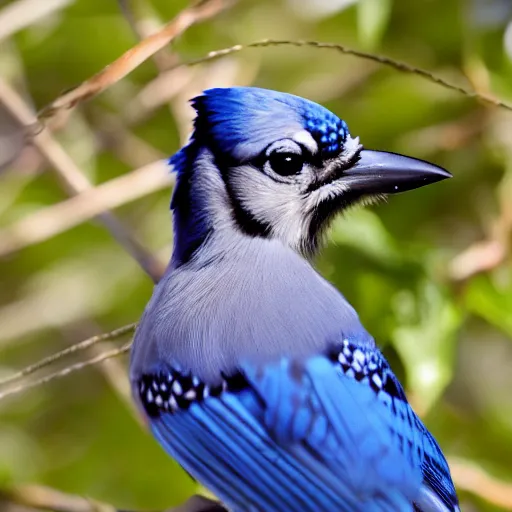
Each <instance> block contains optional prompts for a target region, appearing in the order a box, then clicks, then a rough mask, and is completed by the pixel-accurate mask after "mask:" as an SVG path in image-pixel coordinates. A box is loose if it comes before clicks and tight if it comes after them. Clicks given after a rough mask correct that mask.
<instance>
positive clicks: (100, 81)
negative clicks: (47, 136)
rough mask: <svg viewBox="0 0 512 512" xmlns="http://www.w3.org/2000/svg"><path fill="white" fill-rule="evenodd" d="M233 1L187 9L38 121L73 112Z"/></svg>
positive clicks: (209, 1)
mask: <svg viewBox="0 0 512 512" xmlns="http://www.w3.org/2000/svg"><path fill="white" fill-rule="evenodd" d="M232 1H233V0H203V1H201V2H199V3H198V4H196V5H195V6H193V7H190V8H188V9H184V10H183V11H181V12H180V13H179V14H178V16H176V18H174V19H173V20H172V21H170V22H169V23H167V24H166V25H165V26H164V27H163V28H162V29H161V30H159V31H158V32H156V33H155V34H152V35H150V36H149V37H147V38H146V39H143V40H142V41H141V42H140V43H138V44H137V45H135V46H134V47H133V48H130V49H129V50H128V51H127V52H125V53H124V54H123V55H121V57H119V58H118V59H117V60H115V61H114V62H112V64H110V65H109V66H107V67H106V68H104V69H103V70H102V71H100V72H99V73H97V74H96V75H94V76H93V77H92V78H90V79H89V80H87V81H85V82H83V83H82V84H81V85H79V86H78V87H76V88H75V89H72V90H71V91H69V92H67V93H65V94H63V95H62V96H59V97H58V98H57V99H56V100H55V101H54V102H53V103H51V104H50V105H48V106H47V107H45V108H44V109H43V110H42V111H41V112H40V114H39V116H38V117H39V119H45V118H48V117H51V116H54V115H55V114H56V113H57V112H58V111H60V110H62V109H70V108H72V107H74V106H76V105H77V104H78V103H81V102H82V101H84V100H86V99H90V98H92V97H93V96H96V95H97V94H99V93H100V92H102V91H104V90H105V89H106V88H108V87H110V86H111V85H113V84H115V83H116V82H118V81H119V80H121V79H122V78H124V77H125V76H126V75H128V74H129V73H131V72H132V71H133V70H134V69H136V68H137V67H138V66H140V65H141V64H142V63H143V62H145V61H146V60H147V59H149V58H150V57H151V56H152V55H154V54H155V53H156V52H158V51H159V50H161V49H162V48H164V47H165V46H166V45H168V44H169V43H170V42H171V41H173V40H174V39H175V38H176V37H177V36H179V35H180V34H182V33H183V32H184V31H185V30H187V29H188V28H189V27H191V26H192V25H194V24H195V23H198V22H200V21H204V20H206V19H208V18H211V17H212V16H215V15H216V14H218V13H219V12H220V11H222V10H223V9H225V8H227V7H228V6H229V5H231V3H232Z"/></svg>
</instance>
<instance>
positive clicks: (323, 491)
mask: <svg viewBox="0 0 512 512" xmlns="http://www.w3.org/2000/svg"><path fill="white" fill-rule="evenodd" d="M192 105H193V107H194V108H195V110H196V112H197V116H196V118H195V121H194V131H193V134H192V137H191V139H190V141H189V143H188V144H187V145H186V146H185V147H183V148H182V149H181V150H180V151H179V152H178V153H177V154H175V155H174V156H173V157H172V158H171V159H170V163H171V166H172V167H173V169H174V170H175V172H176V173H177V183H176V187H175V190H174V194H173V198H172V202H171V208H172V211H173V222H174V250H173V254H172V258H171V261H170V264H169V266H168V268H167V271H166V273H165V275H164V277H163V278H162V280H161V281H160V282H159V283H158V284H157V286H156V287H155V289H154V293H153V296H152V298H151V300H150V302H149V304H148V306H147V307H146V310H145V312H144V314H143V317H142V319H141V322H140V325H139V327H138V329H137V332H136V335H135V340H134V344H133V349H132V354H131V367H130V379H131V383H132V389H133V393H134V396H135V399H136V401H137V403H138V405H139V407H140V409H141V410H142V412H143V414H144V415H145V417H146V419H147V421H148V423H149V426H150V428H151V431H152V433H153V434H154V436H155V437H156V439H157V440H158V441H159V442H160V444H161V445H162V446H163V447H164V448H165V450H166V451H167V452H168V453H169V454H170V455H171V456H172V457H173V458H174V459H176V460H177V461H178V462H179V464H180V465H181V466H182V467H183V468H184V469H185V470H186V471H187V472H188V473H189V474H190V475H192V476H193V477H194V478H196V479H197V480H198V481H199V482H201V483H202V484H203V485H204V486H206V487H207V488H209V489H210V490H211V491H213V492H214V493H215V494H216V495H217V496H218V497H219V498H220V499H221V501H222V502H223V503H224V504H225V506H226V507H227V508H228V509H229V510H232V511H234V512H294V511H297V512H322V511H329V512H333V511H340V512H354V511H356V512H357V511H364V512H381V511H382V512H383V511H411V512H412V511H416V512H454V511H458V510H459V508H458V500H457V496H456V493H455V489H454V486H453V483H452V480H451V477H450V471H449V468H448V465H447V462H446V460H445V458H444V456H443V454H442V452H441V450H440V448H439V446H438V444H437V442H436V441H435V439H434V438H433V436H432V435H431V434H430V433H429V431H428V430H427V429H426V427H425V426H424V425H423V423H422V422H421V421H420V419H419V418H418V417H417V416H416V414H415V413H414V412H413V410H412V409H411V407H410V405H409V404H408V402H407V399H406V396H405V393H404V390H403V388H402V386H401V384H400V383H399V381H398V380H397V378H396V377H395V375H394V374H393V372H392V370H391V369H390V367H389V365H388V363H387V361H386V360H385V358H384V357H383V355H382V354H381V352H380V351H379V349H378V348H377V346H376V344H375V342H374V340H373V338H372V337H371V336H370V334H369V333H368V332H367V331H366V330H365V329H364V327H363V326H362V325H361V322H360V320H359V318H358V315H357V313H356V311H355V310H354V309H353V307H352V306H351V305H350V304H349V303H348V302H347V301H346V299H345V298H344V297H343V295H341V294H340V293H339V292H338V290H336V289H335V288H334V287H333V286H332V285H331V284H330V283H328V282H327V281H326V280H325V279H323V278H322V276H320V275H319V274H318V273H317V272H316V271H315V270H314V268H313V267H312V265H311V263H310V261H311V258H312V257H313V256H314V255H315V254H316V252H317V250H318V248H319V246H320V245H321V242H322V239H323V234H324V232H325V229H326V228H327V226H328V225H329V221H330V220H331V219H332V218H333V216H335V215H336V214H337V213H339V212H341V211H343V210H344V209H346V208H347V207H349V206H351V205H353V204H355V203H358V202H361V201H362V202H367V201H369V200H372V199H375V198H379V197H381V196H383V195H387V194H392V193H395V192H401V191H406V190H411V189H414V188H417V187H421V186H423V185H427V184H429V183H433V182H436V181H440V180H443V179H445V178H448V177H450V174H449V173H448V172H446V171H445V170H443V169H441V168H440V167H437V166H435V165H433V164H430V163H427V162H424V161H421V160H416V159H413V158H408V157H405V156H401V155H398V154H394V153H386V152H382V151H371V150H367V149H363V147H362V145H361V144H360V143H359V139H358V138H357V137H352V136H351V135H350V133H349V130H348V128H347V125H346V123H345V122H344V121H342V120H341V119H340V118H338V117H337V116H336V115H334V114H333V113H332V112H330V111H328V110H327V109H325V108H323V107H321V106H320V105H318V104H316V103H313V102H311V101H308V100H305V99H303V98H300V97H297V96H293V95H290V94H285V93H281V92H275V91H270V90H265V89H258V88H251V87H234V88H226V89H221V88H217V89H210V90H207V91H205V92H204V93H203V94H202V95H201V96H199V97H197V98H195V99H193V100H192Z"/></svg>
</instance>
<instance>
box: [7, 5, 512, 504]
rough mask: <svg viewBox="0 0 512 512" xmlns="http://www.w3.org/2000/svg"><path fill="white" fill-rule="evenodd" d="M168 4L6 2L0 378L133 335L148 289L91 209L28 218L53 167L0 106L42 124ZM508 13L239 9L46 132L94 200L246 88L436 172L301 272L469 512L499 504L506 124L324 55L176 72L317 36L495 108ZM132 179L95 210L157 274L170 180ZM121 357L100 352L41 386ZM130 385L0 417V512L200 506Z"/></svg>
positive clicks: (495, 111)
mask: <svg viewBox="0 0 512 512" xmlns="http://www.w3.org/2000/svg"><path fill="white" fill-rule="evenodd" d="M186 7H187V3H186V2H185V1H184V0H131V1H127V0H125V1H122V2H121V1H119V2H116V1H115V0H12V1H2V0H0V80H1V82H0V85H2V84H3V85H2V87H0V378H2V377H8V376H9V375H11V374H12V373H13V372H15V371H16V370H18V369H20V368H23V367H24V366H26V365H28V364H30V363H33V362H35V361H37V360H38V359H40V358H42V357H44V356H46V355H49V354H51V353H53V352H56V351H58V350H61V349H63V348H65V347H68V346H70V345H71V344H72V343H75V342H77V341H79V340H81V339H83V338H87V337H88V336H91V335H93V334H96V333H101V332H107V331H110V330H112V329H114V328H116V327H118V326H120V325H123V324H127V323H130V322H134V321H136V320H137V319H138V317H139V316H140V314H141V312H142V310H143V308H144V306H145V303H146V302H147V300H148V299H149V297H150V294H151V290H152V281H151V279H150V278H149V277H148V276H147V275H146V274H145V273H144V271H143V270H142V269H141V268H140V266H139V265H138V263H137V262H136V261H135V260H134V259H133V258H132V257H131V256H130V254H129V251H127V250H126V243H125V244H124V247H123V246H122V245H120V244H119V243H117V242H116V241H115V240H114V237H113V236H112V233H111V232H109V230H108V229H105V227H104V226H103V225H102V224H101V222H98V221H96V220H91V219H90V217H91V215H87V213H86V214H85V216H84V220H85V222H77V223H75V224H76V225H75V224H73V223H71V224H72V225H69V226H68V225H67V224H66V221H69V218H70V217H68V216H67V215H65V214H60V215H53V216H46V217H45V216H44V214H45V212H47V209H48V208H51V207H53V206H54V205H56V204H58V203H61V202H63V201H66V200H67V198H68V194H67V193H66V190H65V189H64V188H63V187H62V186H61V185H60V184H59V180H58V179H57V178H58V177H59V173H60V174H62V169H61V170H60V171H59V172H58V173H56V172H55V168H54V167H55V165H53V164H52V163H49V162H48V158H46V157H45V156H44V155H43V156H42V153H41V151H40V148H39V149H38V147H36V145H34V144H31V143H30V142H31V136H32V135H36V132H34V133H32V134H31V133H30V130H28V131H27V130H26V129H22V127H21V126H20V123H19V122H18V121H17V120H16V119H15V116H13V115H12V108H13V105H12V102H13V101H14V100H13V97H12V94H11V95H9V94H8V93H9V91H10V92H11V93H14V95H15V97H14V99H16V97H18V99H22V101H24V102H25V104H26V106H28V107H30V108H32V109H34V110H38V109H40V108H42V107H44V106H45V105H46V104H48V103H49V102H51V101H52V100H54V99H55V98H56V97H57V96H58V95H59V94H60V93H61V92H62V91H64V90H66V89H69V88H70V87H72V86H74V85H77V84H79V83H80V82H82V81H83V80H85V79H87V78H89V77H90V76H91V75H93V74H94V73H96V72H97V71H99V70H100V69H102V68H103V67H104V66H106V65H107V64H109V63H110V62H111V61H113V60H114V59H115V58H117V57H118V56H120V55H121V54H122V53H123V52H124V51H126V50H127V49H129V48H130V47H132V46H133V45H134V44H136V42H137V40H138V38H139V37H143V36H146V35H147V34H149V33H152V32H153V31H155V30H157V29H158V28H159V27H160V26H161V25H162V24H163V23H165V22H167V21H168V20H170V19H172V18H173V17H174V16H176V15H177V14H178V13H179V12H180V11H182V10H183V9H184V8H186ZM511 20H512V2H510V1H509V0H502V1H500V0H473V1H471V0H466V1H464V0H421V1H416V2H411V1H409V0H359V1H357V0H309V1H306V0H245V1H244V0H241V1H239V2H237V3H235V4H234V5H232V6H230V7H229V8H227V9H226V10H224V11H223V12H222V13H220V14H218V15H216V16H214V17H212V18H211V19H209V20H206V21H204V22H203V23H200V24H197V25H194V26H192V27H191V28H190V29H188V30H187V31H186V32H185V33H184V34H182V35H181V36H180V37H179V38H178V39H177V40H176V41H174V43H173V44H172V46H171V47H168V48H166V49H165V50H164V51H163V52H160V53H158V54H157V55H156V56H155V58H154V59H153V60H149V61H147V62H146V63H144V64H142V65H141V66H139V67H138V68H137V69H136V70H135V71H134V72H133V73H131V74H130V75H129V76H127V77H126V78H124V79H122V80H120V81H119V82H118V83H116V84H115V85H113V86H112V87H109V88H108V89H107V90H106V91H105V92H104V93H103V94H101V95H100V96H98V97H97V98H95V99H93V100H92V101H89V102H87V103H84V104H82V105H80V106H79V107H78V108H76V109H74V110H72V111H66V112H61V113H60V114H59V115H57V116H55V117H54V118H52V119H51V120H49V121H48V126H47V132H48V131H49V130H51V132H52V137H53V141H52V142H53V143H54V144H56V145H57V147H58V149H59V150H64V151H65V152H66V153H67V154H68V156H69V157H70V159H71V161H72V162H74V164H75V165H76V166H78V169H79V171H80V172H81V173H82V175H83V176H85V177H87V179H88V180H89V181H90V182H91V183H92V184H94V185H98V184H102V183H107V182H109V181H110V180H113V179H116V178H117V177H121V176H123V175H130V173H131V172H132V171H133V170H134V169H138V168H141V167H143V166H144V165H146V164H150V163H152V162H159V161H161V160H162V159H163V158H165V157H166V156H168V155H170V154H172V153H173V152H175V151H176V150H177V149H178V148H179V147H180V145H181V144H182V143H183V142H184V141H185V140H186V137H187V134H188V133H189V130H190V120H191V116H192V112H191V109H190V107H189V106H188V104H187V100H188V99H189V98H191V97H192V96H194V95H196V94H197V93H199V92H200V91H201V90H202V89H204V88H207V87H212V86H227V85H232V84H236V85H257V86H261V87H267V88H272V89H278V90H282V91H287V92H291V93H294V94H298V95H302V96H305V97H307V98H310V99H312V100H314V101H317V102H320V103H322V104H324V105H325V106H327V107H328V108H329V109H331V110H333V111H334V112H336V113H337V114H339V115H340V116H341V117H342V118H343V119H345V120H346V121H347V123H348V125H349V127H350V129H351V132H352V134H355V135H359V136H360V138H361V141H362V142H363V144H364V145H365V146H366V147H370V148H376V149H385V150H390V151H396V152H401V153H405V154H408V155H411V156H416V157H419V158H424V159H428V160H431V161H433V162H435V163H437V164H439V165H442V166H443V167H445V168H447V169H449V170H450V171H451V172H452V173H453V174H454V179H452V180H450V181H449V182H443V183H442V184H439V185H436V186H431V187H427V188H426V189H421V190H417V191H415V192H411V193H408V194H405V195H403V196H401V195H399V196H395V197H393V198H391V199H390V201H389V203H386V204H382V205H378V206H374V207H371V208H368V209H366V210H354V211H352V212H350V213H349V214H348V215H346V216H345V217H344V218H340V219H338V220H337V221H336V222H335V225H334V227H333V230H332V233H331V236H330V243H329V246H328V247H327V249H326V251H325V252H324V253H323V255H322V257H321V258H320V259H319V261H318V266H319V269H320V270H321V272H322V273H323V274H324V275H325V276H326V277H327V278H328V279H330V280H331V281H332V282H334V283H335V284H336V286H338V287H339V289H340V290H341V291H342V292H343V293H344V294H345V295H346V296H347V298H348V299H349V300H350V301H351V302H352V304H353V305H354V306H355V307H356V309H357V310H358V311H359V312H360V315H361V317H362V320H363V323H364V324H365V326H366V327H367V329H368V330H369V331H370V332H371V333H372V334H373V335H374V336H375V338H376V339H377V340H378V342H379V344H380V345H381V346H383V348H384V352H385V354H386V356H387V357H388V358H389V359H390V360H391V363H392V366H393V367H394V369H395V370H396V372H397V373H398V375H399V376H400V378H401V379H402V381H403V382H404V383H405V386H406V389H407V390H408V394H409V396H410V398H411V401H412V403H413V404H414V406H415V408H416V409H417V410H418V411H419V412H420V413H421V415H422V416H423V417H424V419H425V421H426V424H427V425H428V427H429V428H430V429H431V430H432V431H433V433H434V434H435V435H436V437H437V438H438V440H439V442H440V444H441V446H442V448H443V449H444V451H445V453H446V454H447V456H448V458H449V459H450V462H451V464H452V468H453V473H454V478H455V481H456V484H457V486H458V487H459V492H460V497H461V503H462V509H463V510H465V511H497V510H512V393H511V390H512V371H511V368H512V342H511V341H512V272H511V266H510V257H509V245H510V230H511V228H512V113H511V112H507V111H506V109H500V108H496V107H493V106H489V105H487V104H485V103H483V102H481V101H480V102H479V101H477V100H475V99H473V98H469V97H466V96H464V95H461V94H457V93H455V92H453V91H450V90H447V89H446V88H443V87H441V86H439V85H436V84H433V83H430V82H428V81H426V80H425V79H423V78H421V77H419V76H416V75H414V74H404V73H400V72H398V71H397V70H395V69H391V68H389V67H383V66H382V65H379V64H378V63H376V62H371V61H366V60H361V59H358V58H354V57H351V56H343V55H341V54H339V53H337V52H334V51H330V50H325V49H315V48H294V47H289V46H287V47H273V48H259V49H248V50H245V51H242V52H240V53H236V54H233V55H230V56H227V57H224V58H222V59H218V60H215V61H211V62H207V63H204V64H200V65H197V66H193V67H188V66H179V65H178V64H179V63H180V62H183V61H187V60H191V59H195V58H198V57H201V56H203V55H204V54H206V53H208V52H209V51H211V50H215V49H219V48H223V47H227V46H232V45H236V44H243V43H249V42H251V41H253V40H257V39H261V38H275V39H309V40H318V41H331V42H338V43H342V44H345V45H348V46H350V47H353V48H358V49H362V50H364V51H368V52H376V53H380V54H384V55H387V56H390V57H392V58H396V59H399V60H403V61H406V62H409V63H410V64H414V65H416V66H419V67H422V68H425V69H428V70H430V71H431V72H433V73H435V74H436V75H439V76H442V77H443V78H445V79H446V80H448V81H451V82H453V83H455V84H458V85H462V86H464V87H468V88H469V89H474V90H476V91H478V92H480V93H483V94H487V95H491V96H492V95H496V97H500V98H502V99H503V100H505V101H506V100H507V98H508V99H509V100H512V23H511ZM177 65H178V66H177ZM5 86H7V89H6V87H5ZM9 87H10V88H11V89H9ZM32 128H33V127H32ZM37 137H38V136H37V135H36V138H37ZM45 140H46V139H45ZM44 144H46V145H48V144H49V143H48V141H46V142H43V145H44ZM43 154H44V148H43ZM64 167H65V166H64ZM65 170H66V169H64V171H65ZM158 172H159V173H162V176H164V175H165V172H166V171H165V170H164V169H163V166H162V165H160V167H159V168H158ZM141 176H142V178H139V181H137V180H135V179H134V180H131V181H129V182H126V183H125V184H124V189H123V190H124V192H123V193H124V194H125V195H124V196H123V198H125V199H123V198H122V199H121V200H119V201H118V202H116V200H115V196H116V187H115V186H114V187H111V188H110V189H109V193H108V194H107V196H108V197H107V203H108V202H109V201H112V206H116V210H115V215H116V217H117V219H118V220H120V222H121V223H122V227H120V226H119V225H117V228H119V229H121V230H122V233H123V234H124V235H126V234H127V236H129V237H131V238H133V239H136V240H137V241H138V243H139V244H140V245H141V246H142V247H144V248H145V250H146V251H147V252H148V253H149V254H153V255H154V256H155V258H157V261H159V262H161V264H165V262H166V261H167V259H168V257H169V254H170V250H171V245H172V233H171V223H170V214H169V208H168V205H169V198H170V186H166V184H165V183H166V182H165V176H164V179H160V181H159V185H158V186H155V190H154V191H153V192H152V193H147V194H146V193H144V192H143V191H142V192H140V191H141V190H142V189H144V186H143V185H141V183H145V182H144V176H145V175H144V173H142V174H141ZM151 176H152V177H153V178H152V179H154V176H155V170H154V168H153V171H152V174H151ZM60 177H61V178H62V176H60ZM141 179H142V182H141ZM148 179H149V178H148ZM157 181H158V180H157ZM156 189H159V190H156ZM127 190H128V193H127ZM138 196H142V197H138ZM90 197H91V201H93V199H95V196H90ZM127 197H130V198H131V199H133V200H128V199H126V198H127ZM113 198H114V199H113ZM96 199H97V198H96ZM109 204H110V203H109ZM80 205H81V206H80ZM80 205H78V203H77V206H76V208H77V209H78V208H79V207H80V208H83V209H85V210H86V209H87V206H88V205H89V206H90V201H89V200H87V201H85V202H84V201H82V203H80ZM63 212H65V210H63ZM73 213H77V211H76V210H75V209H74V207H73ZM94 213H97V211H95V212H94ZM25 219H31V220H32V221H33V222H32V224H31V226H36V228H37V227H39V228H40V230H39V229H36V234H38V236H36V238H40V240H36V239H33V240H32V238H31V236H32V235H33V233H25V234H27V235H28V238H26V239H25V238H24V237H23V236H22V237H21V238H19V237H18V238H19V239H18V241H17V245H16V247H15V248H14V249H13V248H12V247H11V248H9V244H8V243H7V242H6V240H7V241H9V240H11V241H12V233H13V229H14V228H16V227H19V226H21V228H23V226H24V224H23V221H24V220H25ZM20 222H21V224H20ZM117 228H115V229H117ZM115 229H114V231H115ZM47 230H48V233H49V234H48V235H45V234H44V233H46V232H47ZM111 231H112V229H111ZM22 232H23V233H24V228H23V229H22ZM117 234H118V235H119V232H118V233H117ZM123 234H121V235H120V236H121V238H122V237H123V236H124V235H123ZM18 235H19V233H18ZM9 237H10V238H9ZM20 240H21V241H20ZM125 242H126V240H125ZM157 267H158V265H157ZM121 343H122V342H121V341H110V342H105V343H103V344H96V345H94V346H92V347H90V348H89V349H88V350H87V351H85V352H80V353H79V354H76V355H75V356H74V358H72V359H71V361H69V360H68V361H66V362H62V363H61V362H60V361H58V362H57V363H55V364H54V365H52V367H50V368H46V369H44V370H43V374H44V372H46V373H48V372H52V371H54V370H55V369H56V368H57V367H59V366H60V367H62V366H65V365H66V364H69V363H70V362H76V361H77V360H84V359H90V358H91V357H95V356H97V355H98V354H101V353H103V352H104V351H106V350H109V349H111V348H112V347H114V346H117V344H121ZM125 369H126V360H125V359H123V358H116V359H111V360H109V361H108V362H106V363H103V364H101V365H98V366H95V367H89V368H87V369H84V370H82V371H80V372H75V373H73V374H72V375H70V376H68V377H66V378H65V379H59V380H55V381H53V382H51V383H49V384H47V385H45V386H37V387H35V388H34V389H31V390H27V391H26V392H24V393H18V394H16V395H12V396H9V397H6V398H5V399H1V400H0V489H3V494H4V498H5V499H4V501H3V502H0V508H1V509H2V510H4V509H5V510H18V509H20V507H21V509H23V510H24V509H25V508H24V507H22V506H21V505H20V503H23V502H24V501H28V502H30V499H29V498H27V500H25V498H24V497H23V496H25V493H26V495H27V496H28V495H29V494H30V493H34V492H35V493H36V494H37V492H38V491H40V492H42V490H46V491H48V492H50V489H52V488H54V489H58V490H60V491H63V492H65V493H70V494H76V495H79V496H87V497H90V498H92V499H95V500H99V501H101V502H105V503H110V504H114V505H115V506H116V507H119V508H128V509H132V510H141V509H162V508H165V507H169V506H171V505H173V504H178V503H180V502H182V501H183V500H185V499H186V498H187V497H188V496H189V495H191V494H192V493H194V492H196V491H197V487H196V484H194V483H193V482H192V481H191V480H190V478H189V477H188V476H187V475H186V474H185V473H184V472H183V471H182V470H181V469H180V468H179V467H178V466H177V465H176V464H175V463H174V462H173V461H172V460H170V459H169V458H168V457H167V456H166V455H165V454H164V453H163V451H162V450H161V449H160V448H159V447H158V445H157V444H156V442H155V441H154V440H153V439H152V438H151V436H150V435H149V434H148V433H147V432H146V431H145V430H144V428H143V426H142V425H141V424H140V421H139V420H138V419H137V416H136V414H135V412H134V410H133V407H132V405H131V401H130V397H129V390H128V386H127V382H126V375H125V373H126V370H125ZM31 378H33V377H30V378H29V382H30V379H31ZM2 390H3V388H0V393H1V392H2ZM507 482H508V484H507ZM29 484H31V485H29ZM34 485H36V486H37V487H34ZM16 502H17V504H16ZM70 510H71V509H70Z"/></svg>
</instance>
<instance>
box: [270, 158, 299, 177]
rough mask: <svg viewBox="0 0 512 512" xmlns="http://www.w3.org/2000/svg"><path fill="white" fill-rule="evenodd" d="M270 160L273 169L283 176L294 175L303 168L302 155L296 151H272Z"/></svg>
mask: <svg viewBox="0 0 512 512" xmlns="http://www.w3.org/2000/svg"><path fill="white" fill-rule="evenodd" d="M268 161H269V163H270V166H271V167H272V170H273V171H274V172H276V173H277V174H280V175H281V176H292V175H293V174H297V173H299V172H300V171H301V169H302V164H303V163H304V161H303V159H302V155H298V154H296V153H278V152H274V153H271V154H270V156H269V157H268Z"/></svg>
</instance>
